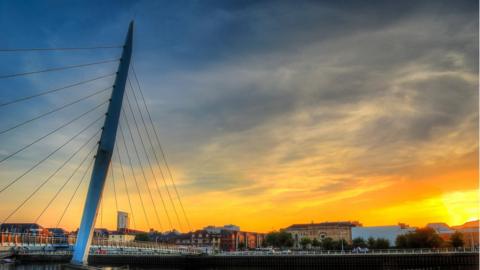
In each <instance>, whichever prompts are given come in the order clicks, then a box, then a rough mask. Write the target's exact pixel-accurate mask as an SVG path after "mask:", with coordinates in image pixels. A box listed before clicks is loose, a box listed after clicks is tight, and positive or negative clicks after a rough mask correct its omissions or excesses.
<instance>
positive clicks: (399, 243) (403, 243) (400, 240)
mask: <svg viewBox="0 0 480 270" xmlns="http://www.w3.org/2000/svg"><path fill="white" fill-rule="evenodd" d="M395 246H396V247H397V248H408V238H407V236H406V235H405V234H401V235H399V236H397V239H396V240H395Z"/></svg>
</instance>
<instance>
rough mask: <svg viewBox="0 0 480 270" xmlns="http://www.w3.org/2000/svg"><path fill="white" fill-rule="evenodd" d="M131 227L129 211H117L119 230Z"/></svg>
mask: <svg viewBox="0 0 480 270" xmlns="http://www.w3.org/2000/svg"><path fill="white" fill-rule="evenodd" d="M128 228H130V218H129V216H128V213H127V212H122V211H118V212H117V230H118V231H120V230H122V229H128Z"/></svg>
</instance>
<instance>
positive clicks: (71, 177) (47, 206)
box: [34, 132, 98, 223]
mask: <svg viewBox="0 0 480 270" xmlns="http://www.w3.org/2000/svg"><path fill="white" fill-rule="evenodd" d="M96 134H98V132H97V133H96ZM96 134H95V135H96ZM94 137H95V136H93V137H92V138H91V139H93V138H94ZM91 139H90V140H91ZM90 140H89V141H90ZM96 146H97V144H95V145H94V146H93V147H92V149H91V150H90V151H89V152H88V153H87V155H86V156H85V158H83V160H82V162H80V164H79V165H78V166H77V167H76V168H75V170H74V171H73V172H72V174H70V176H69V177H68V178H67V181H65V182H64V183H63V185H62V186H61V187H60V188H59V189H58V190H57V192H56V193H55V195H54V196H53V198H52V199H50V201H49V202H48V203H47V205H46V206H45V208H43V210H42V212H40V214H39V215H38V216H37V218H36V219H35V221H34V223H37V222H38V220H40V218H41V217H42V215H43V214H44V213H45V211H47V209H48V208H49V207H50V205H52V203H53V201H55V199H56V198H57V197H58V195H59V194H60V192H62V190H63V189H64V188H65V186H67V184H68V183H70V180H72V179H73V176H74V175H75V174H76V173H77V171H78V170H79V169H80V167H82V166H83V164H84V163H85V161H86V160H87V158H88V157H89V156H90V155H91V154H92V152H93V150H95V148H96Z"/></svg>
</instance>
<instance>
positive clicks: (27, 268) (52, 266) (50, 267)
mask: <svg viewBox="0 0 480 270" xmlns="http://www.w3.org/2000/svg"><path fill="white" fill-rule="evenodd" d="M62 265H63V264H58V263H43V264H40V263H30V264H20V263H3V264H2V263H0V270H13V269H15V270H62V269H64V268H63V267H62ZM355 268H356V267H355ZM97 269H102V270H125V269H129V270H132V269H133V270H147V269H148V270H151V269H159V270H277V269H278V270H280V269H282V270H285V269H289V270H308V269H309V270H313V269H321V270H332V269H335V270H338V269H342V267H341V266H340V267H339V266H337V267H332V268H325V267H312V268H305V267H295V268H292V267H291V266H289V267H286V268H285V267H280V268H279V267H207V268H198V267H187V268H183V267H180V268H171V267H161V266H154V267H153V266H152V267H148V268H144V267H136V266H130V267H126V266H124V267H106V266H102V267H98V268H97ZM347 269H352V268H350V267H347ZM362 269H363V268H362ZM371 269H382V267H381V266H373V267H372V268H371ZM427 269H428V270H430V269H436V270H453V269H456V270H459V269H462V270H469V269H478V268H476V267H473V268H469V267H468V266H462V267H460V266H442V267H439V266H436V267H430V268H415V270H427Z"/></svg>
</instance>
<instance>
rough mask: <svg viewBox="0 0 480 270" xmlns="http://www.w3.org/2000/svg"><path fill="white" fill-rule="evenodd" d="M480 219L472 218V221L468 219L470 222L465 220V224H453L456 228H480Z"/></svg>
mask: <svg viewBox="0 0 480 270" xmlns="http://www.w3.org/2000/svg"><path fill="white" fill-rule="evenodd" d="M479 227H480V226H479V220H472V221H468V222H465V223H464V224H462V225H458V226H452V229H456V230H461V229H467V228H477V229H478V228H479Z"/></svg>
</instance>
